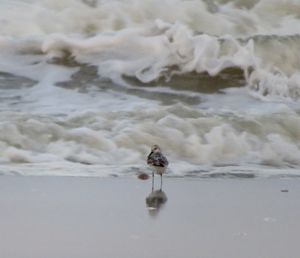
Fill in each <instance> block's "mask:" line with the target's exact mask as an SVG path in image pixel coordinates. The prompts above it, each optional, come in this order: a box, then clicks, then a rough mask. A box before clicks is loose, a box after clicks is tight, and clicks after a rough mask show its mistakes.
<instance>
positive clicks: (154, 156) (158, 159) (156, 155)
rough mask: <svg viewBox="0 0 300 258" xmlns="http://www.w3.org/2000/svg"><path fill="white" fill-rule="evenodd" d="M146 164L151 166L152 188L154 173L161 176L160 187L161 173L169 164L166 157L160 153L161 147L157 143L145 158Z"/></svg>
mask: <svg viewBox="0 0 300 258" xmlns="http://www.w3.org/2000/svg"><path fill="white" fill-rule="evenodd" d="M147 164H148V165H149V166H150V167H151V168H152V190H153V184H154V181H153V180H154V173H156V174H158V175H160V176H161V187H162V175H163V174H164V173H165V172H166V169H167V166H168V164H169V162H168V160H167V158H166V157H165V156H164V155H163V154H162V152H161V149H160V147H159V146H158V145H153V147H152V148H151V152H150V154H149V155H148V158H147Z"/></svg>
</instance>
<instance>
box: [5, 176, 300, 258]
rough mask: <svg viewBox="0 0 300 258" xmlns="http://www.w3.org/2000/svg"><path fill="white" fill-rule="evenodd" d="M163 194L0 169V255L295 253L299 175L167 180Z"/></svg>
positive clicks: (117, 182)
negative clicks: (156, 197) (156, 201)
mask: <svg viewBox="0 0 300 258" xmlns="http://www.w3.org/2000/svg"><path fill="white" fill-rule="evenodd" d="M156 180H158V178H156ZM283 190H284V191H283ZM163 192H164V194H165V197H166V198H167V199H166V200H165V201H164V202H163V203H160V206H159V207H160V209H154V208H153V207H150V208H149V207H147V205H148V204H147V203H146V199H147V198H149V197H151V180H145V181H142V180H138V179H133V178H91V177H15V176H1V178H0V205H1V220H0V228H1V235H0V247H1V248H0V257H5V258H23V257H24V258H25V257H26V258H27V257H28V258H29V257H30V258H38V257H39V258H40V257H43V258H48V257H49V258H50V257H51V258H55V257H57V258H59V257H72V258H73V257H88V258H93V257H95V258H96V257H107V258H109V257H128V258H129V257H162V258H166V257H178V258H179V257H195V258H196V257H205V258H206V257H212V258H213V257H214V258H216V257H231V258H235V257H236V258H248V257H249V258H250V257H251V258H253V257H262V258H263V257H272V258H277V257H278V258H282V257H287V254H288V257H297V256H298V252H299V250H300V248H299V246H298V245H299V244H298V240H297V239H298V234H299V229H300V222H299V216H300V203H299V198H300V180H297V179H296V180H295V179H276V178H274V179H270V178H267V179H264V178H256V179H212V178H210V179H189V178H177V179H176V178H165V180H164V189H163ZM152 197H153V196H152ZM160 197H161V196H160Z"/></svg>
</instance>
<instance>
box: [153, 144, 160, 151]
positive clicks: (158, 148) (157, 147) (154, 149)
mask: <svg viewBox="0 0 300 258" xmlns="http://www.w3.org/2000/svg"><path fill="white" fill-rule="evenodd" d="M151 151H152V152H154V153H157V152H161V150H160V147H159V146H158V145H156V144H155V145H153V146H152V148H151Z"/></svg>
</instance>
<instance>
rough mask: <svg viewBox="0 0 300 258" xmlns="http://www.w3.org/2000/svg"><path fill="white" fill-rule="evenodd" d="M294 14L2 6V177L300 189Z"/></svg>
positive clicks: (139, 6)
mask: <svg viewBox="0 0 300 258" xmlns="http://www.w3.org/2000/svg"><path fill="white" fill-rule="evenodd" d="M299 17H300V3H296V1H292V0H290V1H285V3H284V4H283V3H282V1H279V0H278V1H277V0H276V1H274V0H272V1H270V0H260V1H259V0H256V1H254V0H252V1H249V0H240V1H229V0H226V1H225V0H223V1H221V0H218V1H213V2H212V1H204V0H203V1H192V0H191V1H182V0H165V1H142V2H141V1H136V0H124V1H87V0H86V1H79V0H63V1H61V0H60V1H58V0H57V1H56V0H51V1H47V0H43V1H35V0H26V1H25V0H17V1H13V2H12V1H1V2H0V23H1V26H0V118H1V119H0V150H1V151H0V173H1V174H17V175H72V176H110V175H113V176H126V175H135V174H136V173H138V172H139V171H148V168H147V167H146V164H145V157H146V156H147V154H148V152H149V150H150V146H151V145H153V144H156V143H158V144H160V146H161V148H162V149H163V151H164V153H165V154H166V156H167V157H168V159H169V161H170V167H169V169H168V176H192V177H194V176H201V177H216V176H217V177H233V176H234V177H254V176H284V177H294V176H299V175H300V174H299V172H298V169H299V166H300V141H299V139H300V116H299V114H300V105H299V97H300V79H299V78H300V74H299V72H298V71H299V67H300V63H299V60H300V59H299V42H300V36H299V35H300V34H299V33H300V31H299V28H300V26H299V25H300V18H299Z"/></svg>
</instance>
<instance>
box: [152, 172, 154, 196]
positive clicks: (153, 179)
mask: <svg viewBox="0 0 300 258" xmlns="http://www.w3.org/2000/svg"><path fill="white" fill-rule="evenodd" d="M153 191H154V171H152V192H153Z"/></svg>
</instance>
